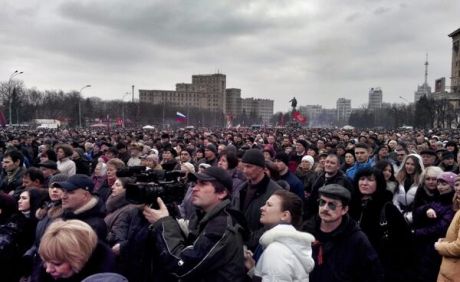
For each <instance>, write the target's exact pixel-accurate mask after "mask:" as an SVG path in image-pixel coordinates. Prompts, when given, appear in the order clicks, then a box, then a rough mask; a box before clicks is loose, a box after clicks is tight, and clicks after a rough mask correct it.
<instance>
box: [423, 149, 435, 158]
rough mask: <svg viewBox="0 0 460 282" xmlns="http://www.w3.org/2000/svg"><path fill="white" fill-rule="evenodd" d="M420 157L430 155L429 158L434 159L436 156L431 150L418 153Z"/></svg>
mask: <svg viewBox="0 0 460 282" xmlns="http://www.w3.org/2000/svg"><path fill="white" fill-rule="evenodd" d="M420 155H431V156H435V157H436V156H437V155H436V152H435V151H433V150H422V151H421V152H420Z"/></svg>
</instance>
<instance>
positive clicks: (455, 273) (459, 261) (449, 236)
mask: <svg viewBox="0 0 460 282" xmlns="http://www.w3.org/2000/svg"><path fill="white" fill-rule="evenodd" d="M459 228H460V210H458V211H457V213H456V214H455V216H454V219H453V220H452V222H451V223H450V226H449V229H447V233H446V238H444V239H443V240H442V242H440V243H438V244H436V249H437V251H438V252H439V254H440V255H441V256H442V263H441V268H440V270H439V275H438V281H460V230H459Z"/></svg>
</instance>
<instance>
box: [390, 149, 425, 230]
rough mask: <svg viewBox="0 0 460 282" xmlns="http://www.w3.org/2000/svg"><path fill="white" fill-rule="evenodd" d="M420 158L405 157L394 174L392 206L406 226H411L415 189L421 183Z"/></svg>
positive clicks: (421, 163) (416, 156) (414, 155)
mask: <svg viewBox="0 0 460 282" xmlns="http://www.w3.org/2000/svg"><path fill="white" fill-rule="evenodd" d="M424 169H425V168H424V166H423V161H422V157H420V155H418V154H410V155H407V156H406V157H405V158H404V160H403V162H402V164H401V169H400V170H399V171H398V174H396V180H397V181H398V186H397V187H396V189H395V192H394V196H393V204H394V205H395V206H396V207H397V208H398V209H399V211H400V212H401V213H402V214H403V215H404V218H405V219H406V221H407V223H408V224H410V225H411V224H412V210H413V203H414V198H415V193H416V192H417V188H418V186H419V185H420V183H421V175H422V173H423V171H424Z"/></svg>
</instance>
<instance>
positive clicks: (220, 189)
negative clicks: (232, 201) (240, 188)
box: [209, 180, 232, 199]
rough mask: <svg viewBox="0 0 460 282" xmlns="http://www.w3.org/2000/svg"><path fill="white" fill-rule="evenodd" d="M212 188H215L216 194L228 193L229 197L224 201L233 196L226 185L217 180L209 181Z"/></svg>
mask: <svg viewBox="0 0 460 282" xmlns="http://www.w3.org/2000/svg"><path fill="white" fill-rule="evenodd" d="M209 182H210V183H211V184H212V186H213V187H214V191H215V192H216V193H221V192H224V191H227V196H226V197H225V198H224V199H229V198H230V197H231V196H232V195H231V192H230V191H228V189H227V188H225V186H224V184H222V183H220V182H219V181H217V180H211V181H209Z"/></svg>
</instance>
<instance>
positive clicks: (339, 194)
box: [318, 184, 351, 202]
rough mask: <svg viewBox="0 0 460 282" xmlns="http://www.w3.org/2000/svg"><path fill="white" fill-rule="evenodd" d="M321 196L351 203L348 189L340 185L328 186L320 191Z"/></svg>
mask: <svg viewBox="0 0 460 282" xmlns="http://www.w3.org/2000/svg"><path fill="white" fill-rule="evenodd" d="M318 192H319V194H321V195H324V196H326V197H330V198H335V199H340V200H344V201H346V202H349V201H350V200H351V193H350V191H348V189H347V188H345V187H343V186H342V185H339V184H328V185H326V186H324V187H321V188H320V189H319V191H318Z"/></svg>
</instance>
